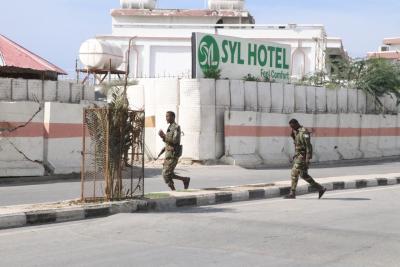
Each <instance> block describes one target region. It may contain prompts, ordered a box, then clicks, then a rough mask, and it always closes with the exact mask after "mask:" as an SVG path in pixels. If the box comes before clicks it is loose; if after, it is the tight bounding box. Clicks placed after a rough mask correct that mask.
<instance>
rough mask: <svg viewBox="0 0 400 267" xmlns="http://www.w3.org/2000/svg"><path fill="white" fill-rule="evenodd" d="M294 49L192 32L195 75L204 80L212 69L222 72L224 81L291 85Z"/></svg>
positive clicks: (193, 74) (193, 69)
mask: <svg viewBox="0 0 400 267" xmlns="http://www.w3.org/2000/svg"><path fill="white" fill-rule="evenodd" d="M290 68H291V50H290V46H289V45H282V44H276V43H266V42H260V41H255V40H253V39H243V38H236V37H228V36H222V35H212V34H204V33H193V36H192V76H193V78H204V72H205V71H206V70H209V69H215V70H217V69H219V70H221V78H228V79H243V77H245V76H247V75H249V74H250V75H252V76H253V77H256V78H259V79H260V80H269V81H280V82H288V81H289V79H290Z"/></svg>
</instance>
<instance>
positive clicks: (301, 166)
mask: <svg viewBox="0 0 400 267" xmlns="http://www.w3.org/2000/svg"><path fill="white" fill-rule="evenodd" d="M293 138H294V145H295V156H294V164H293V168H292V187H291V191H292V193H293V194H294V193H295V192H296V188H297V183H298V181H299V176H300V177H301V178H303V179H304V180H305V181H306V182H307V183H309V184H310V185H312V186H313V187H314V188H315V189H316V190H318V191H321V190H323V189H324V188H323V187H322V186H321V185H320V184H319V183H317V182H316V181H315V180H314V179H313V178H312V177H311V176H310V175H309V174H308V167H309V166H308V165H307V158H308V159H311V158H312V155H313V148H312V145H311V136H310V133H309V132H308V130H307V129H306V128H304V127H300V128H299V129H298V130H297V131H295V132H294V136H293Z"/></svg>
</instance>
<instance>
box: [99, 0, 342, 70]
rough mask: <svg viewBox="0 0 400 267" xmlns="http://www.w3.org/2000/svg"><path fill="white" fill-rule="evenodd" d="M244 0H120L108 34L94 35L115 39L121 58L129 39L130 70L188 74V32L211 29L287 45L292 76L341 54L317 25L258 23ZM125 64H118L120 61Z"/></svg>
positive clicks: (317, 67)
mask: <svg viewBox="0 0 400 267" xmlns="http://www.w3.org/2000/svg"><path fill="white" fill-rule="evenodd" d="M244 2H245V1H244V0H243V1H238V0H230V1H229V0H225V1H222V0H209V3H208V7H209V8H208V9H204V10H181V9H154V8H155V4H156V1H155V0H152V1H144V0H121V8H118V9H113V10H111V16H112V34H110V35H102V36H97V37H96V38H97V39H99V40H102V41H107V42H110V43H114V44H117V45H118V46H120V47H121V48H122V51H123V53H124V55H125V56H124V62H126V57H127V51H128V46H129V40H131V43H132V47H131V54H130V63H131V64H130V65H131V69H130V76H131V77H136V78H141V77H190V76H191V73H192V70H191V68H192V53H191V36H192V33H193V32H202V33H212V34H220V35H227V36H235V37H241V38H252V39H257V40H264V41H268V42H276V43H282V44H288V45H290V46H291V47H292V77H294V78H301V77H302V76H304V75H307V74H311V73H314V72H317V71H323V70H326V69H327V66H326V63H327V58H329V57H331V58H337V57H345V56H346V53H345V52H344V49H343V45H342V41H341V39H339V38H329V37H328V36H327V34H326V31H325V28H324V26H323V25H317V24H315V25H298V24H282V25H259V24H255V20H254V18H253V17H252V16H251V14H250V13H249V12H248V11H246V10H245V8H244ZM120 68H121V69H125V66H124V64H123V65H122V66H121V67H120Z"/></svg>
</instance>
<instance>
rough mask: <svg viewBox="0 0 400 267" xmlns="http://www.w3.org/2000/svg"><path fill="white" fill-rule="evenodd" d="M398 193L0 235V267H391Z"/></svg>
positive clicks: (395, 189)
mask: <svg viewBox="0 0 400 267" xmlns="http://www.w3.org/2000/svg"><path fill="white" fill-rule="evenodd" d="M399 210H400V186H391V187H379V188H369V189H364V190H351V191H341V192H337V191H336V192H328V193H327V194H326V197H325V198H324V199H322V200H317V199H315V196H304V197H301V198H298V199H297V200H283V199H272V200H262V201H254V202H241V203H230V204H225V205H219V206H210V207H202V208H193V209H187V210H181V211H178V212H170V213H149V214H146V213H143V214H119V215H116V216H112V217H108V218H101V219H94V220H88V221H81V222H75V223H65V224H57V225H49V226H39V227H31V228H21V229H13V230H4V231H0V251H1V255H2V257H0V266H192V267H195V266H230V267H231V266H273V267H280V266H282V267H283V266H287V267H297V266H304V267H313V266H316V267H317V266H318V267H320V266H328V267H343V266H352V267H354V266H360V267H361V266H362V267H370V266H385V267H392V266H393V267H395V266H399V263H400V253H399V251H400V224H399V221H400V212H399Z"/></svg>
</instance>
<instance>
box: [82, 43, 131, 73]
mask: <svg viewBox="0 0 400 267" xmlns="http://www.w3.org/2000/svg"><path fill="white" fill-rule="evenodd" d="M79 59H80V60H81V62H82V64H83V65H85V68H88V69H102V70H109V69H110V62H111V70H116V69H118V68H119V66H121V64H122V62H123V60H124V55H123V52H122V50H121V48H120V47H119V46H117V45H115V44H112V43H109V42H106V41H102V40H98V39H89V40H87V41H86V42H84V43H83V44H82V45H81V48H80V49H79Z"/></svg>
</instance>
